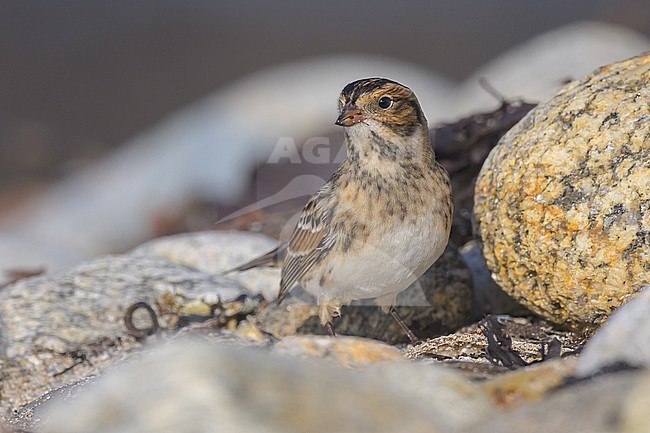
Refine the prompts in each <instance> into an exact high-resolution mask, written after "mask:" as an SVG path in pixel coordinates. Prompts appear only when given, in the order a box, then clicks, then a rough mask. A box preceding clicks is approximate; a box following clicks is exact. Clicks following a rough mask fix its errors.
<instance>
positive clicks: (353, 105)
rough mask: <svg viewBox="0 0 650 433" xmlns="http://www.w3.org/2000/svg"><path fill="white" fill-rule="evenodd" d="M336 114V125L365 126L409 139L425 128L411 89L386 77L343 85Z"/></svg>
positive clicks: (425, 123) (420, 111) (424, 121)
mask: <svg viewBox="0 0 650 433" xmlns="http://www.w3.org/2000/svg"><path fill="white" fill-rule="evenodd" d="M339 112H340V115H339V117H338V119H337V120H336V122H335V123H336V124H337V125H340V126H345V127H348V128H357V127H363V126H366V127H369V128H370V129H372V130H375V132H376V133H382V132H384V133H385V134H384V135H392V134H395V135H397V136H398V137H410V136H412V135H413V134H414V133H415V132H421V131H422V128H424V129H425V130H426V128H427V120H426V118H425V117H424V113H423V112H422V109H421V108H420V103H419V102H418V100H417V98H416V97H415V94H414V93H413V92H412V91H411V89H409V88H408V87H406V86H404V85H402V84H400V83H397V82H395V81H391V80H388V79H386V78H365V79H363V80H357V81H354V82H352V83H350V84H348V85H347V86H345V88H344V89H343V91H342V92H341V96H340V97H339ZM391 133H392V134H391Z"/></svg>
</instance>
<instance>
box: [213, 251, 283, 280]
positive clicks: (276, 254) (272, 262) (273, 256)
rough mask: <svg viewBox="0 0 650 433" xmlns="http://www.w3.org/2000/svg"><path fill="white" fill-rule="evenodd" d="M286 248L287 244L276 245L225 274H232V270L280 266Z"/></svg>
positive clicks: (239, 270)
mask: <svg viewBox="0 0 650 433" xmlns="http://www.w3.org/2000/svg"><path fill="white" fill-rule="evenodd" d="M285 250H286V246H285V245H279V246H277V247H275V248H274V249H273V250H272V251H269V252H268V253H266V254H263V255H261V256H259V257H256V258H254V259H253V260H251V261H249V262H246V263H244V264H243V265H239V266H237V267H235V268H232V269H228V270H227V271H224V272H223V274H230V273H232V272H243V271H247V270H249V269H254V268H263V267H278V266H280V262H281V261H282V259H283V257H284V252H285Z"/></svg>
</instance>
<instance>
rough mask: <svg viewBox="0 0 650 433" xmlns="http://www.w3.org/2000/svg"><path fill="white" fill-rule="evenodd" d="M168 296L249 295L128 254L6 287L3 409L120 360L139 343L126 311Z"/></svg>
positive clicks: (0, 331) (1, 304)
mask: <svg viewBox="0 0 650 433" xmlns="http://www.w3.org/2000/svg"><path fill="white" fill-rule="evenodd" d="M165 293H177V294H179V295H184V296H187V297H191V298H199V297H207V298H211V299H216V298H217V297H221V299H224V300H226V299H231V298H235V297H237V296H238V295H240V294H244V293H248V292H247V290H246V289H245V288H244V287H243V286H241V285H240V284H239V283H238V282H236V281H234V280H231V279H229V278H226V277H222V276H210V275H207V274H204V273H202V272H199V271H197V270H195V269H191V268H188V267H185V266H181V265H178V264H174V263H171V262H169V261H167V260H164V259H159V258H144V257H140V258H136V257H130V256H107V257H102V258H98V259H95V260H92V261H89V262H86V263H83V264H81V265H79V266H77V267H76V268H73V269H71V270H69V271H67V272H65V273H62V274H57V275H52V276H46V277H36V278H29V279H25V280H21V281H19V282H17V283H15V284H13V285H11V286H8V287H6V288H4V289H3V290H2V291H0V325H1V326H0V355H1V356H0V372H1V373H0V407H1V408H2V409H3V410H10V409H12V408H17V407H18V406H19V405H21V404H24V403H26V402H28V401H30V400H31V399H34V398H36V397H38V396H39V395H41V394H43V393H44V392H45V391H47V390H48V389H52V388H55V387H57V386H61V385H64V384H66V383H70V382H71V381H74V380H77V379H78V378H80V377H83V376H84V375H89V374H95V373H96V372H97V368H95V367H96V366H97V365H99V364H102V365H103V363H105V362H106V361H107V360H110V359H119V358H120V357H122V356H123V354H124V352H125V351H128V350H130V349H132V348H133V347H134V345H135V340H134V339H133V338H130V337H128V336H127V335H126V330H125V327H124V322H123V316H124V313H125V311H126V310H127V308H128V307H129V306H130V305H131V304H133V303H134V302H139V301H144V302H148V303H150V304H151V305H154V301H155V300H157V299H159V298H160V297H161V295H163V294H165ZM134 319H136V320H137V318H136V317H134ZM161 324H162V325H163V326H164V323H161ZM142 325H143V324H140V326H142Z"/></svg>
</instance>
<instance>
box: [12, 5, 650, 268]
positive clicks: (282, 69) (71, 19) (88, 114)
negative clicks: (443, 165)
mask: <svg viewBox="0 0 650 433" xmlns="http://www.w3.org/2000/svg"><path fill="white" fill-rule="evenodd" d="M649 41H650V3H649V2H648V1H647V0H617V1H605V0H576V1H571V2H567V1H560V0H546V1H543V2H541V1H529V0H526V1H522V0H494V1H490V2H479V1H455V2H441V1H432V2H418V1H402V2H400V3H399V4H396V3H394V2H389V1H376V2H344V1H330V2H304V1H293V0H291V1H285V2H282V3H281V4H272V3H271V2H265V1H259V0H255V1H248V2H239V1H218V2H217V1H209V0H191V1H171V0H170V1H160V0H156V1H153V0H141V1H131V0H112V1H80V0H77V1H70V0H59V1H56V2H45V1H36V0H20V1H0V59H2V60H1V62H0V270H2V269H9V268H11V267H21V266H22V267H25V266H27V267H29V266H35V264H39V266H40V264H42V265H43V266H45V267H46V268H47V269H54V270H55V269H57V268H62V267H65V266H67V265H68V264H70V263H74V262H75V261H77V260H80V259H82V258H86V257H91V256H94V255H97V254H102V253H108V252H119V251H124V250H126V249H128V248H131V247H133V246H135V245H137V244H138V243H139V242H142V241H143V240H146V239H148V238H151V237H153V236H160V235H164V234H170V233H174V232H178V231H184V230H200V229H206V228H212V227H214V223H215V222H217V221H221V220H223V219H226V220H228V221H231V224H230V225H228V221H225V222H224V224H225V225H224V226H225V227H237V228H245V229H255V228H256V227H257V228H258V229H259V221H258V220H259V219H260V218H261V217H259V215H258V217H250V218H249V219H247V220H245V221H244V222H242V221H241V216H239V217H238V218H239V219H237V221H238V222H237V223H232V220H233V219H232V218H230V219H229V216H231V215H233V212H237V211H238V210H240V209H241V208H243V207H245V206H246V205H249V204H251V203H254V202H258V201H260V200H264V199H266V198H268V197H270V196H273V195H274V194H276V193H277V192H278V191H284V193H283V194H281V196H279V197H276V199H273V200H275V201H273V200H271V202H273V203H275V204H277V203H278V201H286V200H288V199H291V198H300V197H303V196H304V195H305V194H309V193H311V192H313V191H314V190H315V188H317V187H318V185H319V183H322V181H323V180H324V179H326V178H327V175H328V173H330V172H331V171H332V169H333V167H335V166H336V162H337V161H335V160H334V159H335V158H334V156H335V154H338V149H339V147H340V141H341V137H340V135H337V134H339V132H338V131H337V130H336V128H334V127H333V121H334V119H335V118H336V115H337V114H336V100H337V96H338V92H339V91H340V89H341V88H342V87H343V86H344V85H345V84H346V83H347V82H350V81H352V80H354V79H358V78H362V77H364V76H368V75H383V76H389V77H390V78H393V79H395V80H397V81H401V82H403V83H404V84H407V85H409V86H411V87H412V88H413V89H414V90H415V92H416V94H418V96H419V97H420V100H421V102H422V105H423V107H424V109H425V112H426V113H427V116H428V118H429V121H430V126H436V124H437V123H438V122H443V121H447V122H452V121H455V120H458V119H459V118H460V117H462V116H466V115H469V114H471V113H476V112H481V111H485V110H488V111H489V110H493V109H495V108H496V107H498V106H499V101H498V100H497V99H495V98H494V97H493V96H491V95H489V94H488V93H487V92H485V90H484V89H482V88H480V86H479V85H478V78H479V77H485V78H486V79H487V80H488V82H489V83H490V84H491V85H492V86H493V87H495V88H496V89H497V90H498V91H499V92H501V93H502V94H503V95H504V96H505V97H506V98H523V99H525V100H527V101H530V102H538V101H540V100H543V99H544V98H548V97H550V96H551V95H552V94H553V92H555V91H556V90H557V89H559V88H560V87H561V86H562V84H563V83H565V82H566V81H567V80H571V79H574V78H579V77H580V76H581V75H583V74H586V73H588V72H589V71H591V70H592V69H594V68H595V67H598V66H600V65H603V64H606V63H608V62H611V61H614V60H619V59H622V58H625V57H630V56H632V55H635V54H638V53H639V52H641V51H645V50H648V49H650V42H649ZM314 137H325V139H323V140H321V141H322V142H324V143H325V144H324V145H323V146H325V147H327V146H330V147H331V152H330V155H328V156H327V157H326V158H325V159H326V161H324V162H323V161H322V160H321V161H320V162H318V163H317V164H316V165H317V167H313V166H307V167H305V166H304V165H302V164H300V163H301V162H305V160H306V159H309V155H307V154H305V153H300V152H301V150H300V149H302V145H303V144H304V143H305V142H306V140H308V139H310V138H314ZM287 140H288V141H287ZM279 143H281V146H284V147H283V149H285V150H286V149H289V151H290V150H291V148H292V146H293V145H294V144H295V148H296V149H297V152H298V153H299V158H298V159H299V160H298V161H293V163H291V161H288V163H287V161H284V162H285V165H283V166H282V167H283V168H281V169H279V170H278V169H268V167H267V168H264V167H261V165H262V166H263V165H264V162H268V161H269V156H270V155H272V154H273V152H274V150H278V146H279ZM310 152H312V153H311V155H312V156H313V155H314V150H313V148H312V149H311V150H310ZM285 159H290V158H285ZM312 159H313V158H312ZM276 162H277V161H276ZM267 165H268V164H267ZM279 172H282V173H283V176H284V177H281V178H279V177H278V173H279ZM310 175H313V176H311V177H310ZM296 179H299V182H294V184H293V186H291V185H290V184H291V180H296ZM290 186H291V188H288V187H290ZM294 187H295V188H294ZM287 188H288V189H287ZM247 209H248V208H247ZM237 215H239V214H237ZM285 216H286V215H285V214H282V215H281V216H280V217H279V218H280V219H282V218H285ZM265 217H268V215H265ZM254 223H258V224H257V225H256V224H254ZM276 231H277V230H276ZM271 232H272V233H271V234H275V235H277V233H275V232H273V231H272V230H271Z"/></svg>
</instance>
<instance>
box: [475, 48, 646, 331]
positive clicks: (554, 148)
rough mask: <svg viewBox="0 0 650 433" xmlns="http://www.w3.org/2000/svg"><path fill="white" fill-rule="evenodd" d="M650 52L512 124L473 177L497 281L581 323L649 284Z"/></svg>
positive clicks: (539, 309) (566, 320)
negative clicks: (478, 173) (476, 178)
mask: <svg viewBox="0 0 650 433" xmlns="http://www.w3.org/2000/svg"><path fill="white" fill-rule="evenodd" d="M648 82H650V54H645V55H641V56H639V57H635V58H632V59H629V60H626V61H622V62H619V63H615V64H612V65H609V66H606V67H603V68H600V69H598V70H597V71H595V72H594V73H593V74H592V75H589V76H587V77H586V78H583V79H582V80H579V81H576V82H574V83H571V84H569V85H568V86H567V87H565V88H564V89H563V90H562V91H560V92H559V93H558V94H557V95H556V96H555V97H553V98H552V99H551V100H550V101H548V102H546V103H543V104H540V105H539V106H538V107H537V108H535V109H534V110H532V111H531V112H530V113H529V114H528V115H527V116H526V117H524V119H522V120H521V121H520V122H519V123H518V124H517V125H516V126H515V127H514V128H512V129H511V130H510V131H509V132H508V133H507V134H506V135H505V136H504V137H503V138H502V139H501V140H500V142H499V144H498V145H497V146H496V147H495V148H494V150H493V151H492V152H491V153H490V155H489V157H488V158H487V160H486V162H485V164H484V166H483V169H482V170H481V173H480V175H479V178H478V180H477V183H476V195H475V214H476V219H477V223H478V227H479V230H480V234H481V238H482V240H483V243H484V248H483V252H484V255H485V258H486V261H487V264H488V267H489V268H490V269H491V270H492V272H493V276H494V278H495V279H496V281H497V283H499V285H501V286H502V287H503V288H504V290H505V291H506V292H508V293H509V294H510V295H511V296H513V297H514V298H515V299H516V300H518V301H519V302H521V303H522V304H524V305H525V306H526V307H528V308H529V309H530V310H532V311H533V312H535V313H536V314H539V315H540V316H542V317H544V318H546V319H548V320H551V321H553V322H556V323H559V324H563V325H567V326H572V327H576V328H582V327H589V326H592V325H594V324H597V323H600V322H602V321H603V320H605V319H606V318H607V317H608V316H609V314H610V313H611V311H612V310H613V309H614V308H616V307H617V306H619V305H621V304H622V303H623V302H624V301H625V300H626V299H628V298H629V297H630V296H631V295H633V294H634V293H636V292H637V291H638V290H639V289H640V288H641V287H642V286H643V285H644V284H647V283H648V282H650V106H649V104H648V101H649V100H650V87H649V86H648Z"/></svg>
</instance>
